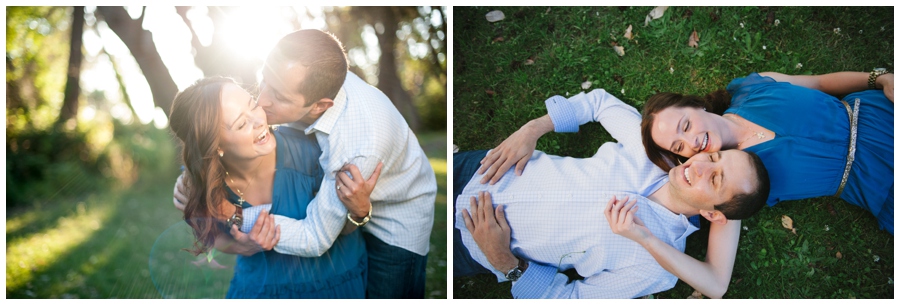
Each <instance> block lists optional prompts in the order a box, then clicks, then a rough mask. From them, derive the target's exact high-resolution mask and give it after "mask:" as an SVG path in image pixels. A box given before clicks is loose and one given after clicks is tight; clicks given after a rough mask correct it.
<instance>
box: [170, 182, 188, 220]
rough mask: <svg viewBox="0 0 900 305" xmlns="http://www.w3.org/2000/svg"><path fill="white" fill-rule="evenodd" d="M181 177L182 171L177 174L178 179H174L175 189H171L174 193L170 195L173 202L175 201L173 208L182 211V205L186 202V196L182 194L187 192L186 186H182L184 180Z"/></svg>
mask: <svg viewBox="0 0 900 305" xmlns="http://www.w3.org/2000/svg"><path fill="white" fill-rule="evenodd" d="M183 178H184V172H181V175H178V179H177V180H175V190H173V191H172V192H173V193H174V195H173V196H172V197H173V203H175V208H176V209H179V210H181V211H182V212H184V205H185V204H186V203H187V202H188V199H187V196H185V195H184V194H185V193H187V188H185V186H184V180H182V179H183Z"/></svg>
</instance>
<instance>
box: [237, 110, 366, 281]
mask: <svg viewBox="0 0 900 305" xmlns="http://www.w3.org/2000/svg"><path fill="white" fill-rule="evenodd" d="M273 134H274V135H275V139H276V141H277V144H278V145H277V149H276V153H277V155H276V171H275V180H274V185H273V187H274V188H273V194H272V207H271V211H270V212H271V213H272V214H277V215H283V216H286V217H290V218H294V219H303V218H305V217H306V206H307V205H309V202H310V201H311V200H312V199H313V198H314V197H315V193H316V192H317V191H318V190H319V186H320V185H321V183H322V177H323V171H322V168H321V166H319V162H318V160H319V155H320V154H321V150H320V149H319V145H318V143H317V142H316V139H315V138H313V137H311V136H307V135H305V134H303V132H302V131H299V130H295V129H292V128H279V129H277V130H276V131H275V132H274V133H273ZM228 192H229V196H228V197H229V198H228V199H229V200H230V201H231V202H234V203H236V202H238V196H237V195H235V194H234V193H233V192H232V191H231V190H230V189H229V190H228ZM249 207H250V205H249V204H247V203H246V202H245V203H244V208H245V209H246V208H249ZM226 232H227V231H226ZM283 238H284V236H282V239H283ZM366 270H367V256H366V247H365V243H364V240H363V238H362V234H361V233H360V231H359V230H356V231H354V232H353V233H351V234H348V235H341V236H339V237H338V238H337V240H335V242H334V244H333V245H332V246H331V249H329V250H328V251H327V252H325V254H323V255H322V256H320V257H299V256H292V255H285V254H281V253H278V252H275V251H264V252H260V253H257V254H255V255H253V256H249V257H248V256H241V255H238V257H237V266H235V268H234V278H233V279H232V280H231V286H230V287H229V289H228V294H227V295H226V298H273V299H274V298H365V291H366Z"/></svg>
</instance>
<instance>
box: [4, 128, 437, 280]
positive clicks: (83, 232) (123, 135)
mask: <svg viewBox="0 0 900 305" xmlns="http://www.w3.org/2000/svg"><path fill="white" fill-rule="evenodd" d="M115 130H116V131H115V134H114V137H113V138H114V140H112V141H111V142H110V144H109V145H108V146H110V147H113V146H117V147H118V149H119V150H121V151H124V152H129V154H128V155H129V156H131V160H132V162H133V170H132V171H133V172H134V173H135V174H136V177H134V179H135V180H134V181H133V183H130V184H128V185H121V183H111V184H110V187H107V188H104V189H94V190H82V192H80V193H77V194H74V193H76V192H72V193H73V195H57V196H56V197H54V198H52V199H47V200H40V208H21V209H14V210H8V211H7V213H8V215H7V220H6V228H7V230H6V241H7V252H6V253H7V254H6V257H7V261H6V279H7V281H6V283H7V286H6V287H7V288H6V289H7V290H6V296H7V298H160V294H159V292H158V290H157V286H156V285H155V284H154V282H153V274H154V272H158V271H160V270H164V269H153V270H151V268H150V267H149V266H148V261H149V258H150V255H151V253H152V250H153V246H154V244H155V242H156V241H157V239H158V238H160V237H164V236H166V235H165V234H166V233H167V232H168V231H167V230H168V229H170V228H172V227H173V225H174V224H179V223H182V224H183V222H182V221H181V217H182V215H181V213H179V211H178V210H176V209H175V208H174V207H173V206H172V185H173V183H174V181H175V178H176V177H177V176H178V174H179V173H180V171H179V169H178V168H179V166H178V165H179V163H180V162H178V160H179V154H178V149H177V148H176V147H175V143H174V141H173V138H172V136H171V134H170V132H169V131H168V130H159V129H156V128H154V127H152V126H144V127H141V126H115ZM419 137H420V139H421V140H422V141H421V144H422V146H423V148H425V150H426V154H428V156H429V158H430V161H431V164H432V166H433V167H434V170H435V174H436V175H437V180H438V187H439V188H438V197H437V202H436V203H435V222H434V228H433V230H432V233H431V239H430V242H431V250H430V252H429V254H428V262H427V266H426V294H425V296H426V297H428V298H446V296H447V291H446V288H447V284H446V280H447V275H446V274H447V272H446V269H447V267H446V266H447V246H446V245H447V240H446V239H447V238H446V236H447V234H446V232H447V231H446V229H447V224H446V213H447V212H446V211H447V208H446V207H447V205H446V202H447V196H446V192H447V170H446V143H447V139H446V134H445V133H431V134H420V135H419ZM79 179H87V178H86V177H84V176H82V177H81V178H79ZM8 180H10V179H8ZM57 187H61V186H60V185H57ZM35 201H38V200H37V199H36V200H35ZM35 206H37V205H35ZM181 237H184V236H181ZM170 248H171V247H170ZM162 259H165V257H162ZM200 259H202V260H203V261H207V260H206V257H205V256H203V257H200ZM216 260H217V261H218V262H219V263H221V264H223V265H225V266H226V267H229V268H227V269H221V270H213V272H209V271H210V270H209V269H202V268H201V269H198V270H197V271H196V273H195V274H194V275H200V276H197V277H195V278H192V279H185V280H184V281H182V282H181V283H185V287H175V288H172V287H167V288H171V289H174V290H178V292H179V293H183V294H181V295H183V296H185V297H204V296H206V297H209V296H224V295H225V291H226V290H227V288H228V287H227V286H228V280H229V279H230V276H231V274H233V271H232V270H231V268H230V267H233V262H234V257H233V255H232V256H231V257H228V255H225V254H221V253H220V254H218V256H217V257H216ZM207 262H208V261H207ZM173 265H174V264H173ZM188 267H190V268H194V266H193V265H189V266H188ZM198 267H199V266H198ZM201 272H203V273H202V274H201ZM205 275H209V276H205Z"/></svg>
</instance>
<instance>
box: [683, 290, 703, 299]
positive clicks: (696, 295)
mask: <svg viewBox="0 0 900 305" xmlns="http://www.w3.org/2000/svg"><path fill="white" fill-rule="evenodd" d="M687 298H688V299H702V298H703V294H702V293H700V292H699V291H697V290H694V293H691V295H690V296H688V297H687Z"/></svg>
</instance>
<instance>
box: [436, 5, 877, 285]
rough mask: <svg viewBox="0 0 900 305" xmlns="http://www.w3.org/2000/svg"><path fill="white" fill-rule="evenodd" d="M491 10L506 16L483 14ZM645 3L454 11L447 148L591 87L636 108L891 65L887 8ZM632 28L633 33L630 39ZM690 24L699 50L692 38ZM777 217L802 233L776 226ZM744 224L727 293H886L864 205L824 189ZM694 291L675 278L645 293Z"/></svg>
mask: <svg viewBox="0 0 900 305" xmlns="http://www.w3.org/2000/svg"><path fill="white" fill-rule="evenodd" d="M494 9H499V10H502V11H503V12H504V13H505V16H506V19H505V20H502V21H499V22H496V23H489V22H487V21H486V19H485V14H486V13H487V12H489V11H492V10H494ZM652 9H653V8H652V7H598V8H578V7H553V8H549V9H548V8H547V7H528V8H515V7H503V8H490V7H481V8H471V7H454V14H453V15H454V16H453V19H454V22H453V26H454V31H453V36H454V37H453V48H454V49H453V62H454V64H453V75H454V76H453V84H454V85H453V116H454V117H453V118H454V120H453V122H454V123H453V124H454V126H453V143H454V144H456V145H458V146H459V149H460V150H461V151H464V150H476V149H490V148H493V147H495V146H496V145H498V144H500V142H501V141H503V139H505V138H506V137H507V136H508V135H510V134H512V133H513V132H515V131H516V130H517V129H518V128H519V127H520V126H522V125H523V124H525V123H526V122H528V121H529V120H531V119H533V118H537V117H539V116H541V115H544V114H546V107H545V106H544V100H545V99H546V98H548V97H550V96H553V95H563V96H566V97H569V96H572V95H575V94H577V93H579V92H581V91H583V90H584V89H582V84H583V83H585V82H589V83H588V85H590V89H588V90H591V89H595V88H604V89H606V90H607V91H609V92H610V93H612V94H613V95H615V96H616V97H618V98H620V99H621V100H623V101H625V102H626V103H629V104H631V105H633V106H635V107H636V108H638V109H641V107H642V105H643V103H644V101H645V100H646V98H647V97H649V96H650V95H652V94H654V93H657V92H665V91H669V92H679V93H688V94H705V93H707V92H710V91H712V90H715V89H720V88H724V87H725V86H726V85H727V84H728V82H730V81H731V80H732V79H734V78H737V77H743V76H746V75H747V74H748V73H750V72H764V71H775V72H781V73H786V74H823V73H829V72H837V71H866V72H868V71H870V70H871V69H872V68H875V67H885V68H887V69H888V70H890V71H893V70H894V67H893V59H894V45H893V41H894V23H893V20H894V16H893V8H861V7H827V8H826V7H804V8H795V7H778V8H775V7H729V8H708V7H671V8H669V9H668V10H667V11H666V12H665V14H664V15H663V16H662V17H661V18H659V19H656V20H652V21H651V22H650V23H649V25H647V26H644V20H645V16H646V15H647V14H648V13H649V12H650V11H651V10H652ZM629 25H631V26H633V30H632V31H633V33H634V37H635V38H634V40H628V39H626V38H625V37H624V34H625V31H626V28H628V27H629ZM693 31H697V33H698V36H699V46H698V47H697V48H691V47H689V46H688V39H689V37H690V36H691V33H692V32H693ZM613 44H616V45H617V46H621V47H624V56H619V55H617V54H616V52H615V51H614V49H613ZM773 111H776V110H773ZM886 128H893V126H887V127H886ZM612 140H613V139H612V138H611V137H610V136H609V134H608V133H606V132H605V131H604V130H603V128H602V126H600V124H596V123H592V124H588V125H585V126H582V128H581V130H580V131H579V132H578V133H576V134H553V133H551V134H547V135H545V136H544V137H542V138H541V139H540V141H538V143H537V149H538V150H541V151H544V152H547V153H549V154H555V155H563V156H573V157H589V156H591V155H593V154H594V153H595V152H596V150H597V148H598V147H600V145H601V144H602V143H604V142H607V141H612ZM886 178H887V177H886ZM782 215H787V216H789V217H791V218H792V219H793V222H794V226H795V227H796V228H797V232H796V234H794V233H791V232H790V231H789V230H786V229H784V228H783V227H782V225H781V217H782ZM704 226H706V228H707V229H708V223H707V224H704ZM743 226H744V229H743V230H742V231H741V240H740V244H739V250H738V254H737V259H736V262H735V266H734V272H733V275H732V279H731V284H730V286H729V289H728V292H727V293H726V294H725V296H724V297H726V298H893V297H894V282H893V276H894V238H893V236H892V235H890V234H888V233H886V232H885V231H879V230H878V225H877V223H876V221H875V218H874V217H873V216H872V215H871V214H870V213H868V212H866V211H864V210H863V209H861V208H858V207H856V206H852V205H850V204H848V203H846V202H844V201H842V200H840V199H834V198H832V197H822V198H812V199H806V200H797V201H789V202H783V203H779V204H778V205H776V206H775V207H772V208H764V209H763V210H762V211H761V212H760V213H759V214H757V215H755V216H754V217H752V218H751V219H749V220H746V221H744V223H743ZM707 235H708V231H703V230H701V231H699V232H697V233H694V234H693V235H692V236H691V237H690V238H689V239H688V244H687V250H686V252H687V253H688V254H689V255H691V256H693V257H696V258H698V259H703V258H704V257H705V252H706V239H707ZM453 287H454V288H453V291H454V298H510V297H511V295H510V293H509V284H508V283H503V284H497V283H496V279H495V278H493V277H492V276H476V277H457V278H454V279H453ZM692 292H693V289H692V288H691V287H690V286H688V285H687V284H685V283H684V282H681V281H679V282H678V284H677V285H676V286H675V288H673V289H671V290H669V291H665V292H661V293H658V294H655V295H654V296H653V297H654V298H681V299H683V298H685V297H687V296H689V295H691V293H692Z"/></svg>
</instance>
